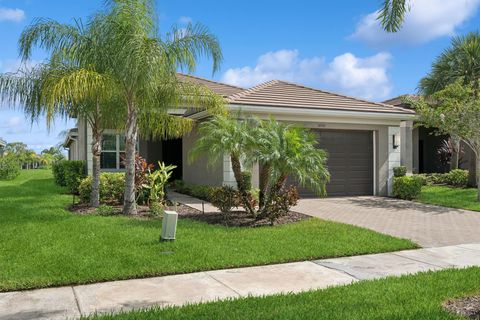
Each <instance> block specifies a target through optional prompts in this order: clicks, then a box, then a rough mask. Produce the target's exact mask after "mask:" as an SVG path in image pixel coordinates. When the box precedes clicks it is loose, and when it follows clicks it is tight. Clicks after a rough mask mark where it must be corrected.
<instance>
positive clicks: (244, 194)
mask: <svg viewBox="0 0 480 320" xmlns="http://www.w3.org/2000/svg"><path fill="white" fill-rule="evenodd" d="M230 161H231V162H232V170H233V175H234V176H235V181H237V188H238V192H240V197H241V199H242V203H243V206H244V207H245V210H246V211H247V213H248V214H250V215H252V216H255V215H256V212H255V209H254V208H253V207H252V204H251V202H250V198H249V196H248V190H245V182H244V181H243V175H242V165H241V163H240V158H239V157H237V156H234V155H231V156H230Z"/></svg>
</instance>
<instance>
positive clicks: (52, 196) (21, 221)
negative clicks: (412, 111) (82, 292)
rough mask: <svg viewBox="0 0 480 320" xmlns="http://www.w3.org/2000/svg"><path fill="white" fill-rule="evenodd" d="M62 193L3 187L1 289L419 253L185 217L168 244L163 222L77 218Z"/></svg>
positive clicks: (383, 242) (311, 230) (30, 183)
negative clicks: (397, 252) (162, 236)
mask: <svg viewBox="0 0 480 320" xmlns="http://www.w3.org/2000/svg"><path fill="white" fill-rule="evenodd" d="M61 192H62V189H61V188H58V187H56V186H55V185H54V184H53V180H52V176H51V173H50V172H49V171H45V170H36V171H24V172H22V174H21V176H20V177H19V178H17V179H16V180H15V181H12V182H0V221H1V223H0V243H1V246H0V291H9V290H16V289H27V288H36V287H45V286H58V285H66V284H74V283H89V282H98V281H102V280H114V279H127V278H136V277H146V276H154V275H165V274H174V273H186V272H194V271H200V270H208V269H220V268H230V267H239V266H250V265H262V264H270V263H280V262H288V261H298V260H306V259H316V258H325V257H335V256H345V255H357V254H365V253H375V252H385V251H394V250H400V249H407V248H414V247H415V245H414V244H413V243H412V242H410V241H408V240H402V239H397V238H393V237H390V236H385V235H382V234H379V233H376V232H372V231H369V230H365V229H361V228H357V227H353V226H349V225H343V224H338V223H332V222H326V221H322V220H318V219H309V220H305V221H302V222H299V223H295V224H291V225H283V226H275V227H261V228H226V227H223V226H214V225H208V224H205V223H201V222H196V221H192V220H187V219H180V221H179V224H178V232H177V237H178V240H177V241H175V242H171V243H165V242H164V243H160V242H159V241H158V238H159V233H160V226H161V221H159V220H139V219H134V218H127V217H101V216H78V215H74V214H71V213H70V212H68V211H66V210H65V207H66V206H67V205H68V204H69V203H70V202H71V201H72V198H71V196H68V195H62V194H61Z"/></svg>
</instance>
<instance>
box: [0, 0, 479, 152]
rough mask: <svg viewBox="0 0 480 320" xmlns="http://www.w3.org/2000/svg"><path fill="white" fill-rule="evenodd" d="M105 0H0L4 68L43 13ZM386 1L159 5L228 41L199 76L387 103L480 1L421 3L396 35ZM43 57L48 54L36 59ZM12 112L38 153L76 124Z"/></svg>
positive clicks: (2, 114) (5, 131)
mask: <svg viewBox="0 0 480 320" xmlns="http://www.w3.org/2000/svg"><path fill="white" fill-rule="evenodd" d="M102 3H103V1H102V0H72V1H65V0H0V34H1V39H2V47H1V50H0V72H8V71H14V70H16V68H17V67H18V64H19V62H18V51H17V40H18V37H19V35H20V33H21V32H22V30H23V28H25V26H27V25H28V24H29V23H30V22H31V21H32V19H34V18H36V17H48V18H52V19H55V20H58V21H62V22H71V21H72V19H74V18H83V19H85V18H87V17H88V16H89V15H90V14H91V13H92V12H94V11H95V10H97V9H98V8H101V6H102ZM379 3H380V0H374V1H373V0H372V1H358V0H344V1H314V0H310V1H306V0H303V1H302V0H300V1H295V2H293V1H288V2H287V1H285V2H279V1H273V0H262V1H258V0H256V1H252V0H243V1H218V0H216V1H214V0H202V1H198V0H196V1H195V0H184V1H181V2H179V1H157V4H158V17H159V20H160V27H161V28H162V30H163V31H166V30H168V29H169V28H170V27H171V26H172V25H173V24H179V25H182V24H185V23H188V22H194V23H195V22H201V23H203V24H205V25H207V26H208V27H209V28H210V30H211V31H212V32H213V33H215V34H216V35H217V36H218V37H219V39H220V42H221V45H222V49H223V53H224V57H225V60H224V62H223V64H222V68H221V70H220V72H218V73H217V74H215V75H213V76H212V73H211V65H210V63H209V62H208V61H201V63H200V65H199V67H198V70H197V72H196V74H197V75H199V76H203V77H207V78H213V79H216V80H220V81H225V82H229V83H232V84H235V85H239V86H244V87H250V86H253V85H256V84H258V83H261V82H263V81H267V80H271V79H282V80H288V81H292V82H297V83H301V84H305V85H309V86H313V87H317V88H321V89H327V90H330V91H336V92H340V93H343V94H347V95H351V96H357V97H362V98H365V99H370V100H375V101H382V100H385V99H387V98H390V97H394V96H397V95H400V94H404V93H411V92H414V91H415V89H416V86H417V83H418V81H419V79H420V78H421V77H422V76H424V75H425V74H426V73H427V72H428V71H429V69H430V66H431V63H432V61H433V60H434V58H435V57H436V56H437V55H438V54H440V53H441V51H442V50H443V49H444V48H446V47H447V46H448V45H449V42H450V38H451V37H452V36H454V35H461V34H465V33H467V32H469V31H473V30H477V27H478V26H479V22H480V17H479V15H478V9H479V6H480V0H442V1H439V0H413V1H412V8H411V12H410V13H409V16H408V18H407V21H406V23H405V26H404V28H403V29H402V31H401V32H399V33H398V34H395V35H391V34H390V35H389V34H386V33H385V32H383V31H381V29H380V28H379V27H378V23H377V22H376V21H375V10H376V9H377V7H378V5H379ZM43 58H44V56H43V55H42V53H41V52H37V53H36V54H35V56H34V57H33V60H34V61H33V62H32V63H35V62H37V61H41V60H42V59H43ZM8 107H11V106H5V105H4V106H1V108H0V137H3V138H4V139H6V140H7V141H10V142H13V141H23V142H25V143H27V144H28V145H29V146H30V147H31V148H33V149H35V150H36V151H40V150H41V149H43V148H45V147H48V146H50V145H54V144H56V143H58V142H59V141H60V139H59V133H60V132H62V131H63V130H65V129H67V128H69V127H72V126H73V125H74V123H73V122H72V121H65V120H60V119H59V120H58V121H56V122H55V123H54V125H53V126H52V128H51V130H50V131H48V130H47V128H46V126H45V123H44V121H43V120H41V121H39V123H36V124H33V125H32V124H31V123H30V122H29V121H28V120H26V119H25V118H24V116H23V114H22V113H21V112H18V111H15V110H11V109H10V108H8Z"/></svg>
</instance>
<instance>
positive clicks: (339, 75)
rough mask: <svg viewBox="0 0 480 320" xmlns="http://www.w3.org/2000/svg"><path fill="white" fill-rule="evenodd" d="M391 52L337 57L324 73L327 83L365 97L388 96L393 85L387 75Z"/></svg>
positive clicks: (351, 93)
mask: <svg viewBox="0 0 480 320" xmlns="http://www.w3.org/2000/svg"><path fill="white" fill-rule="evenodd" d="M390 58H391V56H390V54H388V53H385V52H382V53H378V54H376V55H374V56H371V57H368V58H357V57H355V56H354V55H353V54H351V53H345V54H342V55H340V56H337V57H335V59H333V61H332V62H331V63H330V64H329V65H328V70H327V71H326V72H325V74H324V80H325V82H326V83H328V84H330V85H332V86H334V87H338V88H342V90H344V91H345V92H347V93H348V94H349V95H352V96H359V97H363V98H365V99H378V98H380V99H383V98H385V97H388V95H389V94H390V92H391V90H392V85H391V83H390V80H389V78H388V75H387V68H388V65H389V61H390Z"/></svg>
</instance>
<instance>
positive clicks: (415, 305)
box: [88, 268, 480, 320]
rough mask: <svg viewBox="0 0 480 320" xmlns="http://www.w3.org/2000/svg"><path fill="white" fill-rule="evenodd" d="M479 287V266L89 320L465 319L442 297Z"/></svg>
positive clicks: (479, 290) (474, 291) (445, 297)
mask: <svg viewBox="0 0 480 320" xmlns="http://www.w3.org/2000/svg"><path fill="white" fill-rule="evenodd" d="M479 292H480V268H471V269H463V270H446V271H438V272H429V273H423V274H419V275H414V276H405V277H401V278H387V279H382V280H375V281H366V282H359V283H356V284H352V285H348V286H343V287H336V288H330V289H326V290H319V291H311V292H307V293H301V294H295V295H294V294H289V295H281V296H270V297H266V298H246V299H240V300H233V301H232V300H230V301H222V302H212V303H206V304H199V305H190V306H186V307H183V308H178V307H175V308H167V309H163V310H161V309H158V308H155V309H150V310H145V311H139V312H131V313H124V314H119V315H112V316H103V317H91V318H88V319H97V320H100V319H101V320H109V319H111V320H154V319H155V320H156V319H162V320H167V319H183V320H187V319H192V320H193V319H195V320H200V319H229V320H235V319H238V320H240V319H249V320H255V319H258V320H264V319H322V320H349V319H351V320H361V319H369V320H370V319H385V320H387V319H388V320H392V319H397V320H405V319H410V320H423V319H425V320H433V319H435V320H438V319H463V318H460V317H455V316H452V315H450V314H449V313H447V312H445V311H444V310H443V308H442V302H443V301H445V300H447V299H451V298H456V297H460V296H465V295H469V294H474V293H477V294H478V293H479Z"/></svg>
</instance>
